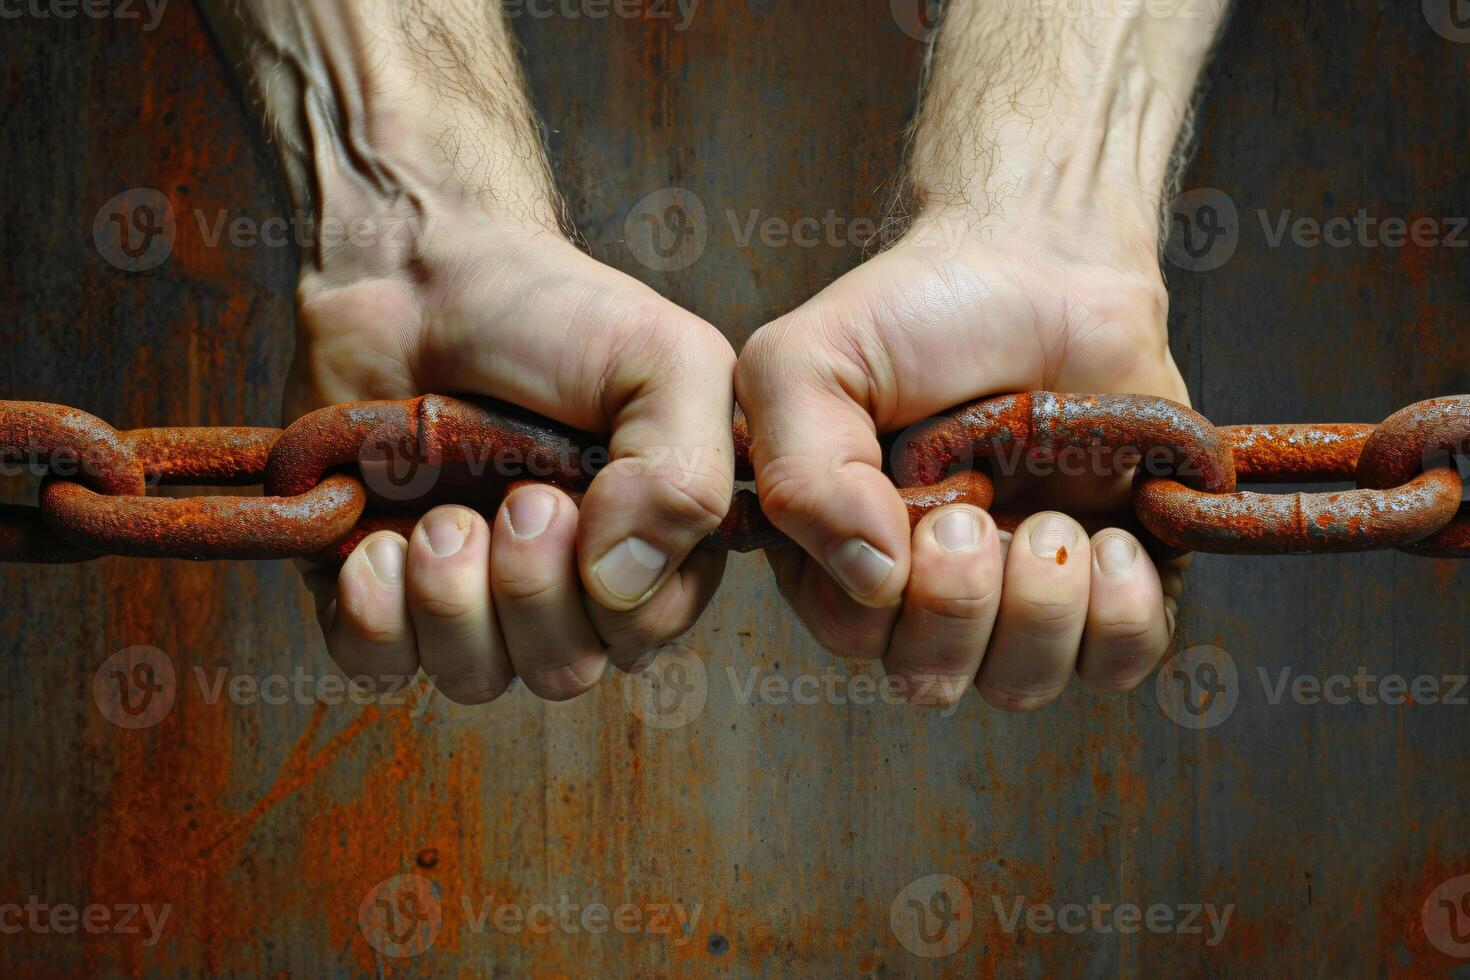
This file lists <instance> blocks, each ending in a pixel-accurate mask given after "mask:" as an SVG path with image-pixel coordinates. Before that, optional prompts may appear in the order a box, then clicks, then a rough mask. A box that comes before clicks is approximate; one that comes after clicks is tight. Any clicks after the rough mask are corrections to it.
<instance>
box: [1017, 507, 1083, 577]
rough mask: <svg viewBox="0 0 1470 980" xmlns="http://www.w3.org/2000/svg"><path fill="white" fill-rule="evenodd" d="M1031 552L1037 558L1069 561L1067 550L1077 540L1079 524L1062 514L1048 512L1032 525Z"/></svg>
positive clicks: (1062, 561)
mask: <svg viewBox="0 0 1470 980" xmlns="http://www.w3.org/2000/svg"><path fill="white" fill-rule="evenodd" d="M1029 540H1030V542H1031V553H1032V554H1033V555H1035V556H1036V557H1037V558H1055V559H1056V561H1057V564H1058V565H1062V564H1065V563H1066V561H1067V550H1068V549H1069V548H1071V547H1072V546H1073V545H1075V544H1076V542H1077V526H1076V525H1075V524H1073V523H1072V522H1071V521H1069V520H1068V519H1067V518H1065V517H1063V516H1062V515H1061V514H1047V515H1045V516H1044V517H1042V518H1040V519H1039V520H1037V521H1036V523H1034V524H1032V525H1031V534H1030V538H1029Z"/></svg>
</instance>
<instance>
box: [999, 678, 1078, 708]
mask: <svg viewBox="0 0 1470 980" xmlns="http://www.w3.org/2000/svg"><path fill="white" fill-rule="evenodd" d="M978 686H979V688H980V696H981V697H983V698H984V699H985V702H986V703H987V704H989V705H990V706H991V707H993V708H998V709H1000V710H1001V711H1007V712H1011V713H1013V714H1025V713H1028V712H1032V711H1035V710H1037V709H1038V708H1043V707H1045V706H1046V705H1048V704H1050V703H1051V702H1053V701H1055V700H1056V699H1057V696H1058V695H1059V694H1061V693H1062V690H1063V689H1064V688H1065V686H1066V685H1065V684H1063V685H1055V684H1045V683H1042V682H1038V681H1026V680H1021V679H1017V678H1007V677H989V676H982V677H981V678H980V683H979V685H978Z"/></svg>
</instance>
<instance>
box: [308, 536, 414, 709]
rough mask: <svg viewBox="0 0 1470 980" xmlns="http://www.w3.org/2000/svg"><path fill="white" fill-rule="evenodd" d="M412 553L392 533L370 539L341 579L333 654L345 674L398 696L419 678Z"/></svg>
mask: <svg viewBox="0 0 1470 980" xmlns="http://www.w3.org/2000/svg"><path fill="white" fill-rule="evenodd" d="M407 550H408V544H407V542H405V541H404V540H403V538H402V537H401V536H400V535H397V534H394V533H393V532H392V531H379V532H377V533H376V534H370V535H368V536H367V537H366V538H363V539H362V541H361V542H360V543H359V544H358V546H357V547H356V548H354V549H353V551H352V554H350V555H348V556H347V561H346V563H345V564H343V566H342V571H341V573H340V574H339V575H338V576H337V611H336V615H335V616H334V617H333V619H332V625H331V628H330V630H329V631H328V632H327V650H328V652H330V653H331V655H332V659H333V660H334V661H335V662H336V664H337V666H338V668H340V669H341V671H342V673H343V674H345V675H346V676H347V677H348V678H349V679H351V680H353V681H354V682H360V683H361V684H362V685H363V686H365V687H367V688H369V689H374V690H397V689H398V688H400V687H402V686H403V685H406V684H407V683H408V682H409V681H411V680H413V678H414V676H415V675H416V674H417V673H418V669H419V658H418V651H417V648H416V646H415V641H414V633H413V625H412V623H411V622H410V621H409V616H408V601H407V598H406V595H405V590H404V581H403V580H404V565H405V560H404V556H405V553H406V552H407Z"/></svg>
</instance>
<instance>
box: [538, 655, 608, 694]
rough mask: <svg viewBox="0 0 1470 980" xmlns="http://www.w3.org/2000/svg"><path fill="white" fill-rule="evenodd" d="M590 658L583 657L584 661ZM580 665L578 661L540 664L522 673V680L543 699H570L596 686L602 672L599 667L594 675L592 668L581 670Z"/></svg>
mask: <svg viewBox="0 0 1470 980" xmlns="http://www.w3.org/2000/svg"><path fill="white" fill-rule="evenodd" d="M598 656H600V655H598ZM590 659H592V656H591V655H589V656H588V657H585V658H583V662H585V661H587V660H590ZM578 666H579V665H578V663H577V662H572V663H563V664H554V665H549V666H538V667H534V668H532V669H530V670H527V671H526V672H525V673H524V674H522V675H521V680H523V681H525V683H526V688H527V690H529V691H530V692H531V693H532V694H534V695H536V696H537V697H538V698H541V699H542V700H543V701H570V700H571V699H573V698H576V697H580V696H581V695H583V694H586V693H587V692H588V691H590V690H592V688H594V687H596V686H597V681H598V679H599V678H600V677H601V673H602V672H601V670H600V669H599V670H597V671H596V674H595V676H594V675H593V672H591V671H590V670H587V669H580V670H579V669H578Z"/></svg>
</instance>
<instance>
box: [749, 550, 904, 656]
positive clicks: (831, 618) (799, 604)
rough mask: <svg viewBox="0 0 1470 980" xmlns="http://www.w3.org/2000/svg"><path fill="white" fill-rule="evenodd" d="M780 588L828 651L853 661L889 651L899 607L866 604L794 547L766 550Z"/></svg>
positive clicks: (814, 636) (803, 621) (807, 626)
mask: <svg viewBox="0 0 1470 980" xmlns="http://www.w3.org/2000/svg"><path fill="white" fill-rule="evenodd" d="M766 560H767V562H769V564H770V566H771V571H772V573H774V575H775V576H776V587H777V588H778V589H779V590H780V592H781V595H782V596H783V597H784V598H785V599H786V601H787V602H788V603H790V604H791V607H792V608H793V609H795V610H796V614H797V616H798V617H799V618H800V619H801V621H802V623H803V624H804V625H805V626H806V628H807V630H808V631H809V632H810V633H811V634H812V638H813V639H815V640H816V641H817V642H818V643H820V644H821V645H822V646H823V647H824V648H826V649H827V650H828V651H830V652H832V653H835V654H837V655H838V656H840V657H849V658H851V659H854V660H877V659H879V658H880V657H882V656H883V653H884V651H885V650H887V649H888V642H889V640H890V638H891V637H892V636H893V624H894V623H895V622H897V621H898V614H899V609H900V607H899V606H897V605H893V606H888V607H885V608H883V609H874V608H873V607H872V606H865V605H863V604H862V603H860V602H858V601H857V600H856V599H854V598H853V597H852V596H850V595H848V594H847V592H845V591H844V590H843V588H842V587H841V586H840V585H838V584H837V583H836V582H834V581H833V580H832V576H830V575H828V574H827V572H826V569H824V568H822V566H821V565H819V564H817V563H816V562H815V561H813V560H812V558H811V556H809V555H807V554H806V553H804V552H801V551H797V550H795V549H794V548H793V549H784V550H780V551H769V552H766Z"/></svg>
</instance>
